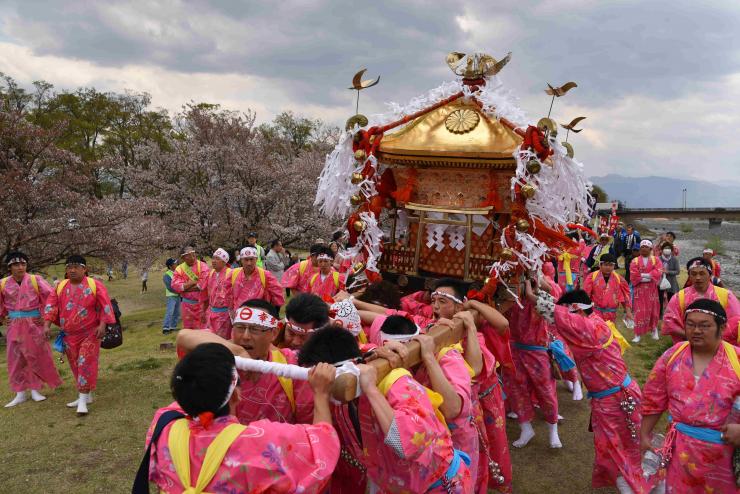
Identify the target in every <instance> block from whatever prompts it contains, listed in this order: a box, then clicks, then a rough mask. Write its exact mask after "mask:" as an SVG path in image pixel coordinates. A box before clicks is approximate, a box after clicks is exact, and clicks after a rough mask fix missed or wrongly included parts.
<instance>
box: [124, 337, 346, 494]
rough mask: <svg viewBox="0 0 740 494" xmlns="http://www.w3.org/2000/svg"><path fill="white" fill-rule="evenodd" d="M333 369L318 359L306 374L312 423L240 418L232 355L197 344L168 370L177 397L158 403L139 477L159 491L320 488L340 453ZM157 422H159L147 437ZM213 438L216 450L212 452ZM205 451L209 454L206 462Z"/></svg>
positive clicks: (239, 395)
mask: <svg viewBox="0 0 740 494" xmlns="http://www.w3.org/2000/svg"><path fill="white" fill-rule="evenodd" d="M335 372H336V371H335V369H334V367H333V366H331V365H328V364H319V365H317V366H316V367H314V368H313V369H312V370H311V371H310V373H309V377H308V385H309V386H310V387H311V388H312V389H313V395H314V396H315V403H314V404H313V407H314V412H313V420H312V423H313V425H308V424H305V425H288V424H280V423H277V422H271V421H268V420H260V421H253V422H249V423H244V422H242V423H241V424H242V425H240V422H239V421H238V420H237V417H235V413H236V410H237V408H238V406H239V404H240V403H241V402H242V400H243V399H244V396H243V395H242V392H241V390H240V389H239V387H238V386H237V383H238V380H239V376H238V375H237V373H236V368H235V366H234V357H233V356H232V355H231V353H229V351H228V350H227V349H226V348H224V347H223V346H222V345H219V344H215V343H209V344H204V345H200V346H199V347H197V348H195V349H194V350H193V352H192V353H190V354H188V355H186V356H185V357H184V358H183V359H182V360H181V361H180V362H179V363H178V364H177V366H176V367H175V370H174V372H173V374H172V379H171V384H170V388H171V390H172V395H173V397H174V398H175V400H176V402H175V403H173V404H172V405H170V406H168V407H165V408H162V409H160V410H158V411H157V412H156V414H155V415H154V420H153V421H152V425H151V427H149V433H148V434H147V444H149V443H152V442H153V444H151V450H150V451H151V463H150V465H151V467H149V475H148V476H146V475H145V476H144V477H148V479H147V478H145V479H143V480H144V483H146V480H151V481H152V482H153V483H155V484H156V485H157V487H158V488H159V492H163V493H170V492H173V493H174V492H230V493H234V494H237V493H239V494H241V493H244V494H246V493H251V492H266V491H269V492H275V493H285V494H288V493H294V492H305V493H314V494H315V493H320V492H325V489H326V487H327V484H328V482H329V479H330V478H331V474H332V472H333V471H334V469H335V467H336V464H337V460H338V459H339V437H338V436H337V433H336V431H335V430H334V428H333V427H332V418H331V409H330V405H329V394H330V390H331V385H332V382H333V381H334V375H335ZM177 412H179V413H180V415H178V414H177ZM183 415H186V418H180V417H182V416H183ZM165 424H166V425H165ZM157 425H159V426H160V427H162V426H163V428H162V429H161V433H160V434H159V435H158V437H156V438H154V441H152V431H154V430H155V429H157ZM219 445H220V446H222V447H223V448H222V449H221V452H220V454H219V453H217V454H216V455H215V458H213V457H211V455H212V454H213V452H214V451H213V450H219V448H218V446H219ZM206 451H207V453H206ZM209 458H210V459H211V460H215V461H213V463H212V464H211V463H210V462H209V461H208V459H209ZM148 466H149V465H146V464H145V468H146V467H148ZM188 473H191V474H192V475H188ZM137 480H138V478H137ZM196 484H197V485H199V486H201V488H200V489H199V490H196V489H194V486H195V485H196Z"/></svg>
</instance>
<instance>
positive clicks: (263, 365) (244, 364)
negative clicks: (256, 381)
mask: <svg viewBox="0 0 740 494" xmlns="http://www.w3.org/2000/svg"><path fill="white" fill-rule="evenodd" d="M234 361H235V362H236V368H237V369H239V370H240V371H247V372H260V373H262V374H274V375H276V376H279V377H287V378H290V379H297V380H299V381H308V371H310V370H311V369H308V368H306V367H300V366H298V365H293V364H281V363H279V362H268V361H266V360H255V359H251V358H244V357H234Z"/></svg>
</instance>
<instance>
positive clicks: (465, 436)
mask: <svg viewBox="0 0 740 494" xmlns="http://www.w3.org/2000/svg"><path fill="white" fill-rule="evenodd" d="M440 354H441V352H440ZM437 360H438V362H439V366H440V367H441V368H442V372H443V373H444V375H445V377H446V378H447V380H448V381H449V382H450V384H451V385H452V387H453V388H454V389H455V391H456V392H457V394H458V396H459V397H460V400H461V401H462V407H461V408H460V413H459V414H458V415H457V417H454V418H451V419H447V427H448V428H449V429H450V433H451V435H452V443H453V445H454V447H455V448H456V449H459V450H460V451H463V452H465V453H466V454H467V455H468V456H469V457H470V466H469V467H468V469H469V470H470V476H471V478H472V479H473V480H474V481H475V479H477V476H478V454H479V452H480V450H479V439H478V431H477V430H476V428H475V424H474V423H473V420H474V415H475V414H474V406H473V405H474V402H473V396H472V393H473V384H472V377H471V375H470V372H469V370H468V366H467V365H466V363H465V359H464V358H463V356H462V354H461V353H460V352H458V351H457V350H455V349H451V350H449V351H447V352H446V353H445V354H444V355H442V356H440V355H437ZM414 379H416V380H417V381H418V382H419V383H420V384H421V385H422V386H426V387H427V388H430V389H432V385H431V381H430V379H429V374H428V373H427V369H426V367H425V366H423V365H422V366H420V367H419V369H418V370H417V371H416V374H415V375H414Z"/></svg>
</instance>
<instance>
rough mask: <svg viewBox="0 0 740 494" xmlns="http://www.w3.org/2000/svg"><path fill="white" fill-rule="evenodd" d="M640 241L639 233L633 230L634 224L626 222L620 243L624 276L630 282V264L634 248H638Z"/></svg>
mask: <svg viewBox="0 0 740 494" xmlns="http://www.w3.org/2000/svg"><path fill="white" fill-rule="evenodd" d="M640 242H642V239H641V238H640V233H639V232H637V231H635V225H633V224H631V223H630V224H628V225H627V229H626V230H625V232H624V238H623V239H622V244H623V245H624V269H625V273H624V278H625V279H626V280H627V283H631V281H630V264H631V263H632V259H633V257H634V256H635V250H639V249H640Z"/></svg>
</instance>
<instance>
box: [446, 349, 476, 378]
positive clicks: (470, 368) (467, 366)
mask: <svg viewBox="0 0 740 494" xmlns="http://www.w3.org/2000/svg"><path fill="white" fill-rule="evenodd" d="M450 350H457V351H458V352H459V353H460V355H461V356H463V355H464V354H465V352H463V347H462V345H461V344H460V343H455V344H454V345H450V346H446V347H444V348H442V349H441V350H440V351H439V353H438V354H437V360H438V361H439V360H441V359H442V357H444V356H445V355H447V353H448V352H449V351H450ZM463 362H464V363H465V368H466V369H468V374H470V377H471V378H473V377H475V371H474V370H473V368H472V367H470V364H468V362H467V361H466V360H465V358H464V357H463Z"/></svg>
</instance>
